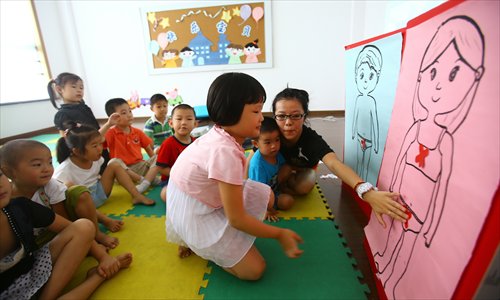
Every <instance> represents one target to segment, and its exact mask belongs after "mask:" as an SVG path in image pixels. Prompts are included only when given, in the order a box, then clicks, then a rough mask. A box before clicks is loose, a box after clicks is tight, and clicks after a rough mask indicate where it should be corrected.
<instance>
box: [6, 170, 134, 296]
mask: <svg viewBox="0 0 500 300" xmlns="http://www.w3.org/2000/svg"><path fill="white" fill-rule="evenodd" d="M40 227H48V228H49V229H50V230H53V231H55V232H58V234H57V236H56V237H55V238H54V239H53V240H52V241H51V242H50V243H48V244H46V245H44V246H43V247H41V248H40V249H37V245H36V243H35V237H34V235H33V231H34V230H35V229H37V228H40ZM94 235H95V228H94V226H93V224H92V222H90V221H89V220H87V219H79V220H76V221H75V222H72V223H71V222H69V221H68V220H66V219H64V218H63V217H61V216H59V215H57V214H55V213H54V212H53V211H52V210H50V209H48V208H46V207H45V206H43V205H40V204H38V203H35V202H33V201H31V200H30V199H27V198H25V197H19V198H14V199H11V183H10V182H9V180H8V178H7V176H5V174H4V173H3V171H2V170H1V169H0V236H1V237H2V239H1V243H0V269H1V270H2V271H1V272H0V299H31V298H32V297H34V296H36V297H35V298H40V299H56V298H58V297H62V298H68V299H87V298H89V297H90V295H92V293H93V292H94V291H95V290H96V289H97V288H98V287H99V285H101V283H103V282H104V280H106V279H108V278H111V277H112V276H113V275H115V274H116V273H117V272H118V271H120V270H121V269H123V268H127V267H128V266H129V265H130V264H131V262H132V255H131V254H130V253H125V254H120V255H118V256H116V258H112V257H109V258H111V259H109V260H108V262H107V265H99V266H98V267H97V268H93V269H91V270H89V272H88V273H87V278H86V279H85V280H84V281H83V282H82V283H81V284H80V285H78V286H76V287H75V288H73V289H72V290H70V291H67V292H66V293H65V294H64V295H61V293H62V291H63V289H64V287H65V286H66V285H67V284H68V283H69V281H70V280H71V278H72V277H73V276H74V275H75V273H76V270H77V268H78V267H79V265H80V263H81V262H82V261H83V260H84V259H85V257H86V255H87V253H88V252H89V250H90V251H91V252H95V250H96V244H95V242H94ZM104 253H105V252H104Z"/></svg>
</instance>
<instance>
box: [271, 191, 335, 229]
mask: <svg viewBox="0 0 500 300" xmlns="http://www.w3.org/2000/svg"><path fill="white" fill-rule="evenodd" d="M294 199H295V202H294V204H293V206H292V208H290V209H289V210H287V211H280V212H279V214H278V216H279V217H280V218H284V219H286V220H289V219H292V218H293V219H299V220H300V219H318V218H319V219H329V218H330V219H331V218H332V212H331V210H330V208H329V207H328V205H327V204H326V200H325V197H324V196H323V192H321V189H320V188H319V185H318V184H316V185H315V186H314V188H313V189H312V191H310V192H309V193H308V194H307V195H305V196H295V197H294Z"/></svg>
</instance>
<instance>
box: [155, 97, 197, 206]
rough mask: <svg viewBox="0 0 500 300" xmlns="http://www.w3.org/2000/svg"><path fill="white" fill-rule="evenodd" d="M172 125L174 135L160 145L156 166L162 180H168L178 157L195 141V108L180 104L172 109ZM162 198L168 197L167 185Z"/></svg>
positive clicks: (162, 191) (161, 195)
mask: <svg viewBox="0 0 500 300" xmlns="http://www.w3.org/2000/svg"><path fill="white" fill-rule="evenodd" d="M169 123H170V126H172V128H173V129H174V135H173V136H171V137H169V138H168V139H166V140H165V141H164V142H163V143H162V144H161V147H160V151H159V152H158V158H157V159H156V166H158V170H159V172H160V174H161V180H162V182H168V177H169V175H170V169H171V168H172V166H173V165H174V163H175V161H176V160H177V157H179V155H180V154H181V152H182V151H184V149H186V147H187V146H189V145H190V144H191V142H193V141H194V137H192V136H191V131H193V129H194V128H195V127H196V124H197V121H196V113H195V111H194V108H193V107H191V106H190V105H188V104H179V105H177V106H176V107H174V109H173V110H172V117H171V118H170V121H169ZM160 197H161V200H163V201H164V202H165V201H166V199H167V187H166V186H165V187H164V188H163V189H162V190H161V193H160Z"/></svg>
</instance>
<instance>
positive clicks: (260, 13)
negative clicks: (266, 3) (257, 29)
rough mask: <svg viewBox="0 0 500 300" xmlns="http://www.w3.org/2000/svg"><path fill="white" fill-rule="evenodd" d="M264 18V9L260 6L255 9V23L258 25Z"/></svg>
mask: <svg viewBox="0 0 500 300" xmlns="http://www.w3.org/2000/svg"><path fill="white" fill-rule="evenodd" d="M262 16H264V9H263V8H262V7H260V6H258V7H256V8H254V9H253V12H252V17H253V19H254V20H255V23H258V22H259V20H260V19H261V18H262Z"/></svg>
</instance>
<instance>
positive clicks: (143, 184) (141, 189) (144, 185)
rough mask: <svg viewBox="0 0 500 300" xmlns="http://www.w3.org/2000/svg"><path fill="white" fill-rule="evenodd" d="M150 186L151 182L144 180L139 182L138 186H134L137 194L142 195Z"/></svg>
mask: <svg viewBox="0 0 500 300" xmlns="http://www.w3.org/2000/svg"><path fill="white" fill-rule="evenodd" d="M150 185H151V182H149V181H148V180H146V179H144V180H143V181H141V183H139V184H138V185H136V186H135V188H136V189H137V190H138V191H139V193H141V194H142V193H144V192H145V191H146V190H147V189H148V188H149V186H150Z"/></svg>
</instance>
